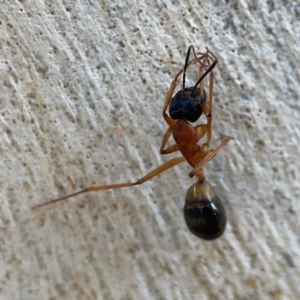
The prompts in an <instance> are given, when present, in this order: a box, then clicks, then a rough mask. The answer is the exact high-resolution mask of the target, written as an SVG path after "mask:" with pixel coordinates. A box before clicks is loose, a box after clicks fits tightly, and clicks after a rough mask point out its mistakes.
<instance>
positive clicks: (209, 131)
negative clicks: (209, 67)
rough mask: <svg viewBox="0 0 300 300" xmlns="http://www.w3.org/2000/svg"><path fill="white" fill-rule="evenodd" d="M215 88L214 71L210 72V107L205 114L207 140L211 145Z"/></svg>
mask: <svg viewBox="0 0 300 300" xmlns="http://www.w3.org/2000/svg"><path fill="white" fill-rule="evenodd" d="M213 89H214V74H213V72H211V73H210V80H209V95H208V109H207V112H206V114H205V116H206V119H207V124H206V125H207V140H206V144H207V145H209V144H210V141H211V137H212V126H211V124H212V108H213V105H212V102H213Z"/></svg>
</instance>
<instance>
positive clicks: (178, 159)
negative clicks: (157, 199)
mask: <svg viewBox="0 0 300 300" xmlns="http://www.w3.org/2000/svg"><path fill="white" fill-rule="evenodd" d="M184 161H185V158H184V157H176V158H173V159H171V160H169V161H167V162H165V163H163V164H162V165H161V166H159V167H158V168H156V169H154V170H153V171H152V172H150V173H149V174H147V175H146V176H144V177H142V178H140V179H139V180H138V181H136V182H132V183H131V182H129V183H119V184H110V185H100V186H90V187H86V188H84V189H82V190H81V191H78V192H76V193H72V194H69V195H66V196H63V197H60V198H57V199H54V200H50V201H48V202H45V203H42V204H38V205H35V206H33V207H32V209H33V210H35V209H37V208H40V207H46V206H48V205H52V204H54V203H58V202H62V201H64V200H66V199H68V198H72V197H74V196H77V195H80V194H83V193H87V192H93V191H94V192H96V191H104V190H113V189H120V188H124V187H131V186H135V185H138V184H142V183H144V182H145V181H148V180H149V179H151V178H153V177H155V176H157V175H159V174H160V173H162V172H164V171H166V170H168V169H170V168H172V167H174V166H176V165H178V164H180V163H182V162H184ZM44 212H46V210H45V211H44ZM44 212H43V213H44ZM43 213H42V214H43ZM39 216H41V215H39ZM35 219H36V217H34V218H33V219H31V220H30V221H29V222H28V223H31V222H32V220H35Z"/></svg>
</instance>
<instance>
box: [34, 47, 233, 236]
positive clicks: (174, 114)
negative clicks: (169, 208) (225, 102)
mask: <svg viewBox="0 0 300 300" xmlns="http://www.w3.org/2000/svg"><path fill="white" fill-rule="evenodd" d="M191 51H193V54H194V58H193V59H192V60H191V61H189V58H190V53H191ZM197 63H198V64H199V80H198V81H197V82H196V84H195V85H194V86H191V87H187V88H186V87H185V77H186V71H187V69H188V67H190V66H191V65H195V64H197ZM217 63H218V58H217V57H216V56H215V55H214V54H213V53H212V52H211V51H210V50H209V49H208V48H206V52H205V53H201V52H197V53H196V51H195V48H194V46H193V45H191V46H189V48H188V51H187V55H186V59H185V64H184V68H183V69H182V70H180V71H179V72H178V73H177V75H176V76H175V78H174V80H173V82H172V84H171V86H170V89H169V91H168V94H167V97H166V100H165V104H164V108H163V118H164V119H165V121H166V122H167V124H168V125H169V128H168V130H167V132H166V134H165V136H164V138H163V140H162V143H161V146H160V153H161V154H169V153H173V152H176V151H180V152H181V154H182V157H176V158H173V159H171V160H169V161H167V162H165V163H163V164H162V165H161V166H159V167H158V168H156V169H155V170H153V171H152V172H150V173H149V174H147V175H146V176H145V177H143V178H140V179H139V180H138V181H136V182H133V183H121V184H111V185H104V186H90V187H86V188H84V189H82V190H81V191H78V192H76V193H72V194H69V195H67V196H63V197H60V198H57V199H54V200H51V201H49V202H46V203H43V204H39V205H36V206H34V207H33V208H32V209H37V208H41V207H47V208H48V207H49V206H50V205H51V204H54V203H57V202H61V201H64V200H66V199H68V198H71V197H74V196H77V195H79V194H83V193H87V192H92V191H103V190H110V189H119V188H124V187H131V186H135V185H138V184H142V183H144V182H145V181H147V180H150V179H151V178H153V177H155V176H157V175H159V174H160V173H162V172H164V171H166V170H168V169H170V168H172V167H174V166H176V165H178V164H180V163H182V162H183V161H185V160H186V161H187V162H188V163H189V164H190V165H191V167H192V168H193V170H192V171H191V172H190V174H189V176H190V177H193V176H194V175H195V176H197V177H198V182H196V183H194V184H193V185H192V186H191V187H190V188H189V189H188V191H187V194H186V196H185V205H184V208H183V212H184V218H185V221H186V224H187V226H188V228H189V230H190V231H191V232H192V233H193V234H195V235H197V236H198V237H200V238H202V239H205V240H212V239H216V238H218V237H219V236H220V235H222V233H223V232H224V230H225V226H226V214H225V210H224V207H223V205H222V203H221V201H220V199H219V198H218V196H217V195H216V194H215V192H214V190H213V188H212V187H211V186H210V184H209V183H208V182H207V181H206V180H205V176H204V172H203V167H204V166H205V165H206V164H207V163H208V162H209V161H210V160H211V159H213V158H214V157H215V156H216V154H217V153H218V152H219V151H220V150H221V149H222V148H223V147H224V146H225V144H227V143H228V142H229V140H230V138H229V137H227V138H225V139H224V140H223V141H222V143H221V144H220V145H219V146H218V147H217V148H216V149H214V150H210V149H209V144H210V141H211V138H212V101H213V82H214V74H213V72H212V70H213V68H214V67H215V66H216V64H217ZM204 71H205V72H204ZM208 74H209V82H210V83H209V94H208V103H207V100H206V93H205V90H204V80H203V79H204V78H205V77H206V76H207V75H208ZM181 75H183V76H182V77H183V83H182V89H181V90H180V91H179V92H177V93H176V94H175V96H173V94H174V91H175V88H176V87H177V85H178V83H179V81H180V79H181ZM168 107H169V114H170V116H169V115H168V114H167V113H166V110H167V108H168ZM202 113H204V114H205V117H206V120H207V122H206V124H200V125H196V126H192V125H191V123H190V122H196V121H197V120H198V119H199V118H200V116H201V114H202ZM171 134H173V138H174V140H175V142H176V144H174V145H172V146H170V147H168V148H167V149H165V146H166V144H167V142H168V140H169V138H170V136H171ZM205 134H206V142H205V143H203V144H202V145H199V144H198V142H199V140H200V139H201V138H202V137H204V135H205ZM45 211H46V210H45ZM43 213H44V212H42V214H43ZM34 219H36V218H34ZM34 219H33V220H34Z"/></svg>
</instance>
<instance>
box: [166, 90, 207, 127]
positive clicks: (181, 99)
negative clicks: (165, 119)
mask: <svg viewBox="0 0 300 300" xmlns="http://www.w3.org/2000/svg"><path fill="white" fill-rule="evenodd" d="M200 97H201V96H200V88H199V87H197V88H196V89H195V87H194V86H192V87H189V88H185V89H182V90H180V91H179V92H178V93H177V94H176V95H175V96H174V97H173V98H172V100H171V103H170V106H169V114H170V116H171V118H172V119H174V120H178V119H186V120H188V121H189V122H196V121H197V120H198V119H199V118H200V116H201V114H202V108H201V105H200V101H201V99H200ZM202 100H203V101H204V102H205V103H206V94H205V92H204V99H202Z"/></svg>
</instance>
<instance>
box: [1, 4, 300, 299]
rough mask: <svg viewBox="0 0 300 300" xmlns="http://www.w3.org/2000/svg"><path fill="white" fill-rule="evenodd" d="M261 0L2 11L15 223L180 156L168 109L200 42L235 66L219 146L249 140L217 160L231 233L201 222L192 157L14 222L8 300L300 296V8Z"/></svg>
mask: <svg viewBox="0 0 300 300" xmlns="http://www.w3.org/2000/svg"><path fill="white" fill-rule="evenodd" d="M247 2H250V1H216V0H215V1H211V2H210V1H201V3H200V2H199V1H181V2H180V1H164V2H156V3H154V2H150V1H149V2H143V1H141V2H140V1H124V2H122V1H115V3H114V4H112V3H109V1H108V2H104V1H103V3H102V2H101V1H68V0H67V1H64V2H55V3H53V2H52V1H35V2H34V1H19V2H9V1H6V2H5V3H2V4H1V8H0V40H1V48H0V76H1V101H0V124H1V132H2V134H1V135H0V139H1V141H0V149H1V159H0V163H1V173H0V176H1V177H0V184H1V209H0V223H1V227H3V228H12V227H15V226H19V225H20V224H22V222H25V221H26V220H28V219H30V218H31V217H33V216H34V214H33V213H32V212H31V210H30V207H31V206H33V205H36V204H39V203H41V202H44V201H46V200H49V199H51V198H55V197H57V196H60V195H64V194H66V193H70V192H73V191H75V190H78V189H80V188H82V187H84V186H88V185H95V184H110V183H118V182H124V181H125V182H126V181H133V180H135V179H138V178H140V177H142V176H144V175H145V174H146V173H147V172H148V171H150V170H152V169H153V168H155V167H156V166H158V165H160V164H161V163H162V162H164V161H166V160H167V157H161V155H160V154H159V146H160V143H161V139H162V137H163V135H164V133H165V130H166V129H167V126H166V124H165V123H164V121H163V119H162V117H161V110H162V105H163V102H164V98H165V95H166V92H167V90H168V88H169V85H170V83H171V81H172V79H173V77H174V75H175V74H176V72H177V71H178V70H180V69H181V68H182V66H183V62H184V57H185V53H186V49H187V46H188V45H189V44H191V43H193V44H194V45H195V47H196V48H197V49H201V50H204V47H205V46H209V47H210V48H211V49H212V50H213V51H214V53H216V54H217V55H218V57H219V59H220V62H219V64H218V66H217V67H216V72H215V73H216V80H215V92H214V121H213V130H214V140H215V141H214V143H213V146H216V145H217V144H218V143H219V142H220V137H221V136H222V135H230V136H233V137H234V140H232V141H230V143H229V144H228V145H227V146H226V147H225V148H224V149H223V150H222V152H220V154H219V155H218V156H217V157H216V158H215V159H214V160H213V161H212V162H210V163H209V165H208V166H207V167H206V168H205V171H206V176H207V179H208V181H209V182H210V183H211V184H212V185H213V186H214V188H215V190H216V192H217V193H218V195H219V197H220V198H221V199H223V203H224V205H225V207H226V210H227V216H228V226H227V229H226V232H225V234H224V235H223V236H222V237H221V238H220V239H218V240H216V241H213V242H205V241H202V240H200V239H197V238H196V237H194V236H193V235H192V234H191V233H190V232H189V231H188V230H187V228H186V225H185V223H184V219H183V216H182V207H183V198H184V195H185V192H186V190H187V188H188V187H189V186H190V185H191V184H192V183H193V182H194V180H192V179H190V178H188V173H189V171H190V167H189V166H188V165H187V164H185V163H183V164H182V165H180V166H178V167H175V168H174V169H172V170H170V171H167V172H166V173H164V174H162V175H160V176H159V177H157V178H155V179H153V180H152V181H150V182H147V183H145V184H144V185H142V186H140V187H135V188H131V189H123V190H119V191H107V192H100V193H90V194H87V195H84V196H78V197H77V198H74V199H72V200H70V201H68V202H65V203H63V204H59V205H56V206H55V207H54V208H53V209H52V210H50V211H48V212H47V213H46V214H45V215H44V216H43V217H42V218H41V219H39V220H38V221H36V222H34V223H32V224H30V225H28V226H26V227H23V228H21V229H20V230H17V231H16V230H11V231H8V232H7V231H3V234H2V235H1V242H0V245H1V246H0V249H1V251H0V253H1V254H0V255H1V256H0V260H1V268H0V282H1V286H0V298H1V299H39V300H40V299H106V300H108V299H299V297H300V287H299V280H300V278H299V277H300V272H299V267H300V250H299V249H300V245H299V244H300V243H299V236H300V202H299V191H300V184H299V182H300V174H299V167H300V160H299V144H300V122H299V113H300V105H299V96H300V90H299V82H300V72H299V59H300V57H299V53H300V43H299V40H300V39H299V35H300V29H299V28H300V26H299V23H300V22H299V21H300V4H299V1H283V2H281V1H275V2H274V1H268V2H267V4H266V3H263V1H251V3H252V4H251V5H250V4H247ZM190 78H191V81H192V80H193V77H192V76H191V77H190ZM173 156H174V155H171V156H170V157H173Z"/></svg>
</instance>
